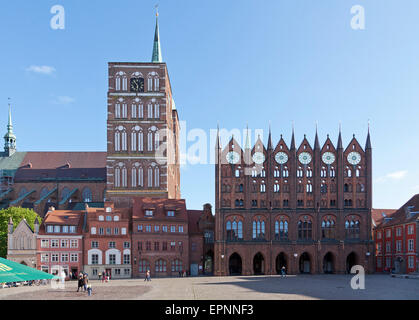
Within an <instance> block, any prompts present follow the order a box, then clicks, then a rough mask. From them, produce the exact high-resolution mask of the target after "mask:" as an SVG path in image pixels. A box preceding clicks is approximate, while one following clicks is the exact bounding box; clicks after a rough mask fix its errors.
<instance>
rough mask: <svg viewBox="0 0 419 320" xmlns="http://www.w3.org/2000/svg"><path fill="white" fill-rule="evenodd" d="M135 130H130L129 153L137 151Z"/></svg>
mask: <svg viewBox="0 0 419 320" xmlns="http://www.w3.org/2000/svg"><path fill="white" fill-rule="evenodd" d="M137 133H138V132H137V130H135V128H134V129H132V132H131V151H137Z"/></svg>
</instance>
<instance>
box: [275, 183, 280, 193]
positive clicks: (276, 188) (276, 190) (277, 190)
mask: <svg viewBox="0 0 419 320" xmlns="http://www.w3.org/2000/svg"><path fill="white" fill-rule="evenodd" d="M274 192H279V183H275V184H274Z"/></svg>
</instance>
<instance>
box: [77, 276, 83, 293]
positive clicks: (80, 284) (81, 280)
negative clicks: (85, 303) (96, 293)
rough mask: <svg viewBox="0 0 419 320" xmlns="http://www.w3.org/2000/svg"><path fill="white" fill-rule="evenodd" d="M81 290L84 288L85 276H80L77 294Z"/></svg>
mask: <svg viewBox="0 0 419 320" xmlns="http://www.w3.org/2000/svg"><path fill="white" fill-rule="evenodd" d="M80 288H83V276H82V275H81V274H80V275H79V280H78V281H77V292H79V290H80Z"/></svg>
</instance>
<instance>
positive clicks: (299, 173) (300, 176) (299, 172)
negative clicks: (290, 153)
mask: <svg viewBox="0 0 419 320" xmlns="http://www.w3.org/2000/svg"><path fill="white" fill-rule="evenodd" d="M303 175H304V171H303V169H302V168H301V167H298V169H297V177H298V178H302V177H303Z"/></svg>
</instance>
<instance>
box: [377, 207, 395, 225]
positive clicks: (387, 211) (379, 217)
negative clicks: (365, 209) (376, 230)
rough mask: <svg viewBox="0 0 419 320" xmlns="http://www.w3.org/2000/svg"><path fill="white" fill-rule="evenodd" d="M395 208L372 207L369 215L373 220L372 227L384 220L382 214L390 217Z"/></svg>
mask: <svg viewBox="0 0 419 320" xmlns="http://www.w3.org/2000/svg"><path fill="white" fill-rule="evenodd" d="M396 211H397V209H372V210H371V216H372V220H373V227H374V224H375V226H379V225H380V224H381V223H382V222H383V221H384V215H385V216H386V217H391V216H392V215H393V213H395V212H396Z"/></svg>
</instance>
